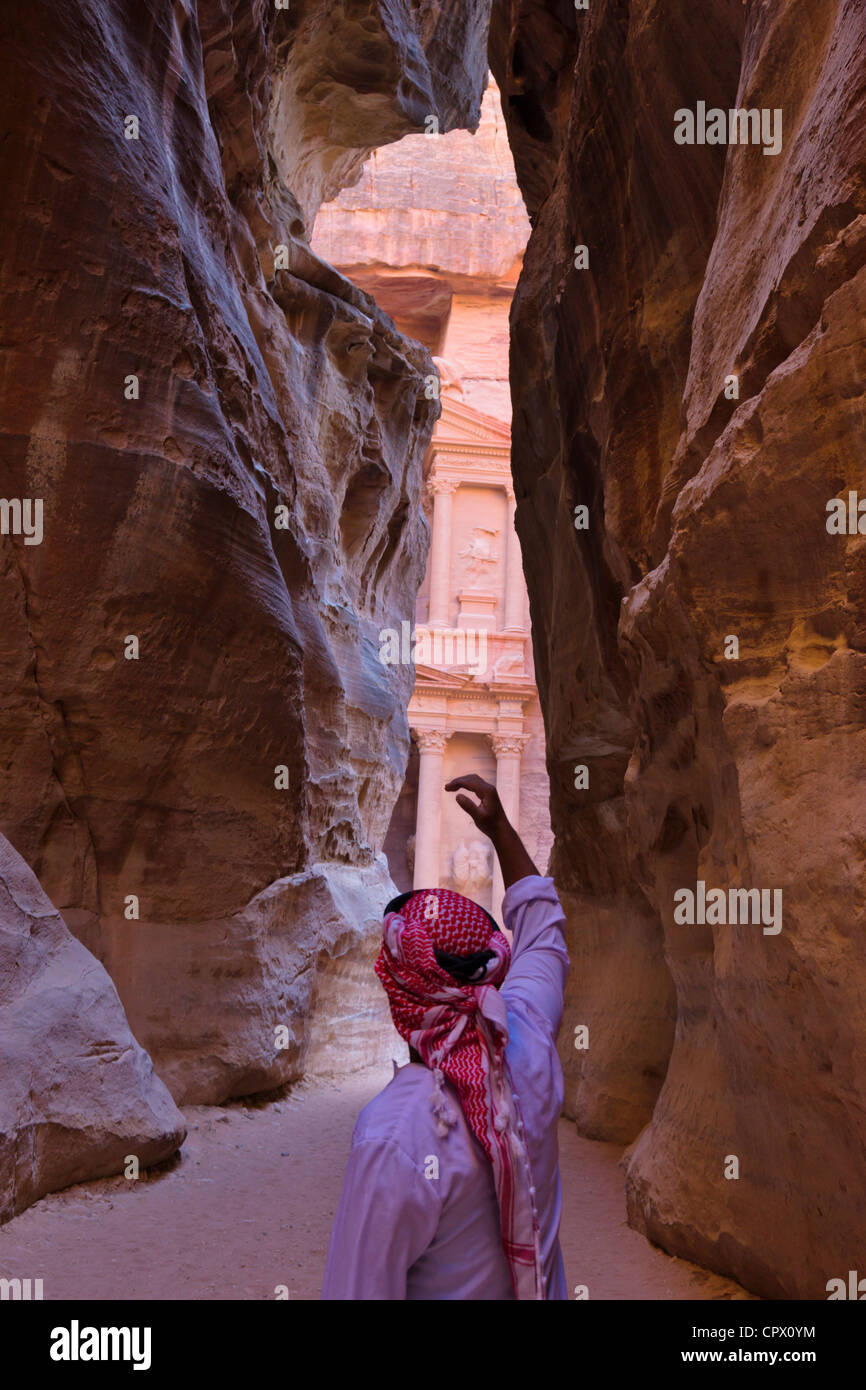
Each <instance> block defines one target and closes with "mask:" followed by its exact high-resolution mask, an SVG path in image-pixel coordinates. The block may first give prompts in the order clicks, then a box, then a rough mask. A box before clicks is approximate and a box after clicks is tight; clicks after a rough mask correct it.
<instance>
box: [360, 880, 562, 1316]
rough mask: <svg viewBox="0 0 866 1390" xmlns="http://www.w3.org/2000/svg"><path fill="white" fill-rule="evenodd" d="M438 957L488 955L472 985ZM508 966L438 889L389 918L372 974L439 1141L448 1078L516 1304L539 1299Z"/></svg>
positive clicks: (468, 912) (476, 920)
mask: <svg viewBox="0 0 866 1390" xmlns="http://www.w3.org/2000/svg"><path fill="white" fill-rule="evenodd" d="M437 949H438V950H440V951H445V952H448V954H450V955H455V956H471V955H474V954H475V953H476V952H477V951H484V950H490V951H493V953H494V954H493V957H492V959H491V960H488V962H487V965H486V969H485V973H484V976H483V978H482V980H481V981H480V983H477V984H465V985H462V984H459V983H458V982H457V981H456V980H455V979H454V978H453V976H451V975H450V974H449V973H448V971H447V970H444V969H442V967H441V966H440V965H439V964H438V962H437V960H436V956H435V954H434V952H435V950H437ZM510 961H511V950H510V948H509V945H508V940H507V938H506V937H505V936H504V935H503V933H502V932H501V931H498V930H497V929H496V928H495V927H494V926H493V924H492V922H491V920H490V918H489V917H488V916H487V914H486V913H485V912H484V911H483V910H482V909H481V908H480V907H479V906H478V904H477V903H474V902H472V900H471V899H470V898H464V897H463V895H462V894H461V893H453V892H451V891H450V889H447V888H436V889H429V890H426V889H424V890H421V891H420V892H417V893H413V895H412V897H411V898H410V899H409V900H408V901H407V902H406V903H404V904H403V906H402V908H401V909H400V911H399V912H389V913H388V915H387V917H386V918H385V923H384V932H383V940H382V949H381V951H380V952H379V957H378V959H377V961H376V965H375V970H376V974H377V975H378V977H379V979H380V980H381V982H382V984H383V986H384V988H385V992H386V994H387V995H388V1001H389V1003H390V1005H391V1016H392V1018H393V1020H394V1026H395V1028H396V1029H397V1032H398V1033H399V1034H400V1035H401V1036H402V1037H403V1038H405V1039H406V1041H407V1042H408V1043H409V1044H410V1046H411V1047H413V1048H414V1049H415V1051H416V1052H417V1053H418V1055H419V1056H420V1057H421V1058H422V1059H423V1061H424V1062H425V1064H426V1065H427V1066H428V1067H429V1068H430V1069H431V1071H432V1072H433V1075H434V1078H435V1081H436V1096H435V1100H434V1112H435V1114H436V1117H437V1128H438V1131H439V1133H440V1135H442V1136H443V1137H444V1136H447V1134H448V1129H449V1126H451V1125H454V1124H456V1122H457V1117H456V1116H455V1115H453V1114H452V1113H451V1110H450V1107H449V1105H448V1102H447V1098H446V1096H445V1094H444V1091H443V1077H447V1079H448V1080H449V1081H450V1082H451V1084H452V1086H453V1087H454V1088H455V1090H456V1092H457V1096H458V1099H459V1101H460V1106H461V1109H462V1110H463V1114H464V1115H465V1116H466V1120H467V1122H468V1124H469V1126H470V1128H471V1130H472V1132H473V1134H475V1136H476V1138H477V1139H478V1140H479V1142H480V1144H481V1146H482V1148H483V1149H484V1152H485V1153H486V1154H487V1157H488V1158H489V1159H490V1162H491V1164H492V1166H493V1180H494V1184H495V1187H496V1197H497V1201H498V1203H499V1216H500V1223H501V1228H502V1245H503V1249H504V1251H505V1256H506V1259H507V1260H508V1266H509V1269H510V1271H511V1280H512V1283H513V1285H514V1293H515V1297H516V1298H518V1299H543V1298H544V1284H543V1278H542V1270H541V1257H540V1246H539V1235H538V1223H537V1219H536V1215H535V1204H534V1201H533V1197H534V1193H535V1189H534V1187H533V1185H532V1174H531V1170H530V1166H529V1155H528V1153H527V1150H526V1144H525V1142H524V1139H523V1135H522V1125H521V1124H520V1121H519V1118H518V1116H517V1114H516V1111H515V1106H514V1102H513V1100H512V1095H511V1082H510V1079H509V1076H508V1072H507V1068H506V1065H505V1044H506V1042H507V1041H508V1021H507V1016H506V1010H505V1001H504V1000H503V999H502V997H501V995H500V994H499V991H498V989H497V985H500V984H501V983H502V981H503V980H504V979H505V976H506V973H507V971H508V966H509V964H510Z"/></svg>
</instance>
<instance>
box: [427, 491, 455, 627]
mask: <svg viewBox="0 0 866 1390" xmlns="http://www.w3.org/2000/svg"><path fill="white" fill-rule="evenodd" d="M427 486H428V487H429V489H430V491H431V493H432V494H433V537H432V540H431V543H430V610H429V614H428V618H427V623H428V626H430V627H450V625H451V498H452V497H453V496H454V493H455V492H456V491H457V484H456V483H455V482H453V481H452V479H451V478H437V477H435V476H434V477H432V478H431V479H430V481H429V483H428V484H427Z"/></svg>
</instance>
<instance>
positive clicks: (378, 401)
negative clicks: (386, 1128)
mask: <svg viewBox="0 0 866 1390" xmlns="http://www.w3.org/2000/svg"><path fill="white" fill-rule="evenodd" d="M488 8H489V6H488V5H487V4H486V3H484V0H480V3H478V4H465V3H461V4H457V3H456V0H453V3H451V2H449V3H445V4H435V5H434V4H427V3H421V4H417V5H416V4H413V5H412V6H411V7H410V6H408V5H405V6H404V5H402V4H401V5H399V6H397V7H396V8H395V7H394V6H391V5H380V4H379V3H373V2H372V0H371V2H370V3H364V2H362V0H346V3H342V4H340V5H338V6H336V7H334V6H331V5H322V4H318V3H304V0H297V3H296V0H293V3H292V5H291V7H290V8H289V9H286V10H278V9H277V8H276V7H275V6H274V5H272V4H269V3H265V0H252V3H249V0H243V3H241V0H199V3H198V4H194V3H187V4H170V3H168V0H146V3H143V4H138V5H135V6H128V5H124V4H120V3H112V0H85V3H83V4H81V5H78V6H75V7H74V9H71V8H70V7H69V6H66V5H62V4H58V3H49V2H48V0H36V3H34V4H31V5H28V6H23V5H22V6H20V7H18V12H17V13H16V14H15V15H14V16H12V15H9V16H7V17H6V18H7V24H6V25H5V26H4V28H5V30H6V32H5V33H4V40H5V42H4V48H5V52H6V64H7V68H8V74H9V77H8V84H7V89H6V100H7V103H8V121H7V124H8V127H9V129H10V130H12V131H13V132H14V138H10V140H9V141H7V146H6V158H7V170H8V172H7V179H6V183H7V200H8V201H7V205H6V214H5V218H4V226H3V233H2V237H3V243H4V244H3V254H2V264H3V272H2V295H3V301H4V324H5V329H4V345H3V346H4V375H3V384H4V397H5V400H4V414H3V433H2V438H0V449H2V454H0V460H2V492H3V495H4V497H5V498H6V500H7V501H10V500H11V501H16V500H17V501H18V502H21V503H25V502H26V503H28V504H32V506H31V507H30V510H28V509H27V508H24V509H23V510H21V511H20V513H19V519H22V518H23V519H25V520H26V518H28V517H29V518H30V520H31V521H32V520H33V518H34V517H35V516H36V511H35V507H36V503H37V502H38V503H39V504H41V522H40V526H41V532H42V534H41V535H39V536H38V537H37V535H36V528H35V525H34V526H31V527H30V534H25V527H24V525H23V524H22V525H18V526H17V527H16V524H15V514H14V508H13V511H11V512H10V513H9V517H10V524H9V526H6V525H5V524H4V532H5V531H7V530H8V531H9V532H10V534H8V535H6V534H4V537H3V550H2V566H0V605H2V613H3V619H4V620H3V623H2V625H0V650H2V665H3V672H4V675H3V682H2V699H0V756H2V761H3V768H4V777H3V782H2V789H0V827H2V829H3V831H4V832H5V833H6V834H7V835H8V837H9V839H10V841H11V842H12V844H13V845H14V846H15V848H16V849H17V851H18V852H19V853H20V854H21V855H22V856H23V858H24V859H25V860H26V861H27V863H28V864H29V865H30V867H31V869H32V870H33V872H34V873H35V874H36V875H37V877H38V878H39V880H40V881H41V883H42V885H43V887H44V889H45V891H46V892H47V894H48V895H49V896H50V898H51V899H52V900H53V902H54V903H55V904H56V905H57V907H58V909H59V910H60V911H61V912H62V914H63V917H64V919H65V921H66V923H67V924H68V926H69V927H70V928H71V930H72V931H73V932H74V933H75V934H76V935H77V936H78V938H79V939H80V941H81V942H82V943H83V945H84V946H86V947H87V948H89V950H90V951H91V952H92V953H93V955H94V956H95V957H97V958H98V960H100V961H102V962H103V963H104V965H105V966H106V968H107V969H108V971H109V973H110V975H111V978H112V979H113V981H114V983H115V985H116V987H117V990H118V992H119V995H120V998H121V1000H122V1002H123V1006H124V1008H125V1010H126V1013H127V1016H128V1018H129V1022H130V1024H131V1027H132V1030H133V1032H134V1034H135V1036H136V1038H137V1039H138V1040H139V1042H140V1043H141V1044H142V1045H143V1046H144V1047H145V1048H147V1049H148V1051H149V1052H150V1054H151V1056H152V1058H153V1060H154V1062H155V1065H156V1067H157V1070H158V1072H159V1074H160V1075H161V1076H163V1077H164V1078H165V1079H166V1081H167V1082H168V1083H169V1085H170V1087H171V1090H172V1093H173V1095H174V1097H175V1099H177V1100H179V1101H190V1102H206V1101H218V1100H221V1099H223V1098H224V1097H227V1096H230V1095H235V1094H243V1093H249V1092H253V1091H260V1090H262V1089H267V1088H270V1087H273V1086H276V1085H278V1084H280V1083H282V1082H285V1081H287V1080H291V1079H292V1078H293V1077H295V1076H297V1075H299V1074H300V1073H301V1071H302V1070H303V1068H304V1065H305V1055H306V1054H307V1053H310V1056H311V1058H312V1059H313V1061H311V1065H313V1064H314V1061H315V1057H316V1056H319V1055H320V1054H321V1044H320V1041H319V1042H317V1039H319V1040H321V1037H322V1036H323V1030H324V1033H325V1034H326V1033H327V1029H328V1028H329V1027H330V1026H332V1024H333V1021H334V1017H335V1013H334V1011H335V1010H337V1012H338V1013H339V1011H340V1010H342V1011H343V1014H345V1007H344V1004H342V1003H339V1002H337V1003H335V1002H334V989H333V988H332V985H331V983H330V982H329V981H330V976H329V971H331V970H332V969H333V970H336V971H337V972H338V973H340V974H342V975H348V976H349V977H351V976H352V971H353V970H354V969H355V968H356V967H357V965H358V962H359V961H360V960H362V959H366V958H367V957H368V956H369V954H370V952H371V950H372V943H371V938H370V923H371V920H373V919H375V917H376V915H377V914H378V913H379V912H380V911H381V907H382V905H383V904H384V902H385V901H386V899H387V897H388V896H389V892H390V891H391V884H390V880H389V879H388V875H387V869H386V865H385V861H384V858H383V857H382V856H381V854H380V850H381V845H382V841H383V837H384V834H385V831H386V829H387V825H388V821H389V817H390V814H391V810H392V806H393V803H394V800H395V798H396V796H397V793H398V791H399V788H400V785H401V781H402V777H403V773H404V770H405V764H406V758H407V755H408V747H409V743H408V728H407V722H406V705H407V702H408V697H409V693H410V690H411V678H412V672H411V669H410V668H400V667H396V668H395V667H385V666H383V665H381V664H380V662H379V660H378V649H379V641H378V634H379V631H380V629H381V628H382V627H383V626H394V625H395V624H396V623H397V622H399V620H400V619H401V618H403V617H404V616H405V615H406V613H407V612H411V611H412V608H413V605H414V597H415V593H416V591H417V588H418V585H419V583H420V580H421V578H422V575H423V567H424V561H425V556H426V548H427V540H428V531H427V525H426V522H425V521H424V518H423V514H422V511H421V508H420V506H419V493H420V487H421V461H422V457H423V455H424V451H425V449H426V447H427V444H428V441H429V438H430V433H431V430H432V427H433V424H434V422H435V418H436V415H437V413H438V406H437V405H436V403H435V401H431V400H430V399H428V394H429V393H427V392H426V391H425V377H428V376H429V375H430V374H431V373H432V372H433V371H434V368H433V365H432V363H431V359H430V357H429V355H428V354H427V352H426V350H424V349H423V348H422V347H420V346H419V345H418V344H417V343H414V342H412V341H410V340H409V339H407V338H405V337H403V336H402V335H401V334H400V333H399V332H398V331H397V330H396V329H395V327H394V325H393V323H392V322H391V320H390V319H388V318H387V317H386V315H385V314H383V313H382V312H381V311H380V310H379V309H378V308H377V307H376V305H375V304H374V303H373V301H372V300H371V299H370V298H369V296H367V295H366V294H365V293H364V292H363V291H361V290H359V289H357V288H356V287H354V286H353V285H351V284H350V283H349V282H348V281H347V280H346V279H344V278H343V277H342V276H340V275H339V274H337V273H336V272H335V271H334V270H333V269H332V268H331V267H330V266H328V265H327V264H325V263H324V262H322V261H321V260H320V259H319V258H318V257H316V256H314V255H313V254H312V252H311V251H310V248H309V244H308V240H307V230H308V228H309V225H310V224H311V222H312V219H313V217H314V214H315V210H316V207H317V205H318V202H319V200H320V199H321V198H322V196H324V195H326V194H332V193H333V191H334V190H335V189H336V188H337V187H338V186H339V185H340V183H341V182H343V181H345V180H347V179H352V178H354V177H355V176H356V174H357V172H358V171H359V170H360V167H361V164H362V162H363V159H364V157H365V156H366V155H367V154H368V153H369V150H370V149H371V148H372V147H374V146H376V145H379V144H381V143H383V142H384V141H387V140H393V139H397V138H399V137H400V136H401V135H403V134H405V133H406V132H408V131H421V130H423V129H424V126H425V121H426V120H427V118H428V116H429V115H433V116H435V117H436V119H437V120H438V121H439V124H440V128H441V129H443V130H446V129H450V128H452V127H454V126H457V125H461V124H462V125H466V126H468V127H469V128H472V127H473V126H474V125H475V124H477V121H478V117H479V110H480V101H481V94H482V90H483V86H484V82H485V80H486V55H485V41H486V24H487V12H488ZM332 962H336V964H333V965H332ZM374 983H375V982H374ZM353 997H354V999H355V1007H354V1009H353V1013H354V1015H355V1016H356V1017H357V1018H360V1020H361V1022H360V1024H357V1022H356V1024H353V1022H352V1019H351V1018H349V1017H345V1018H344V1019H343V1023H342V1024H341V1027H340V1035H341V1042H342V1045H343V1049H344V1055H345V1058H346V1061H347V1065H352V1064H358V1062H359V1061H363V1060H372V1059H373V1058H374V1057H375V1056H377V1055H380V1054H381V1052H382V1049H383V1048H384V1047H387V1045H388V1035H387V1033H386V1032H385V1031H384V1029H383V1028H382V1027H381V1026H378V1027H377V1026H376V1009H377V1008H378V1007H379V1006H378V1004H377V1003H376V1002H374V1001H375V1000H376V993H375V992H374V990H373V985H372V984H371V987H370V992H369V994H368V995H366V996H364V999H363V1000H361V998H360V995H358V994H357V991H356V994H355V995H354V996H353ZM317 1001H318V1002H317ZM317 1010H318V1013H319V1015H320V1016H319V1017H318V1021H317V1022H316V1023H315V1026H314V1025H313V1022H311V1020H313V1019H314V1017H315V1016H316V1015H317ZM341 1017H342V1014H341ZM380 1022H381V1016H380ZM353 1028H354V1032H353ZM359 1029H360V1031H358V1030H359Z"/></svg>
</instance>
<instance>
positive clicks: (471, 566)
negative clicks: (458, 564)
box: [457, 526, 499, 581]
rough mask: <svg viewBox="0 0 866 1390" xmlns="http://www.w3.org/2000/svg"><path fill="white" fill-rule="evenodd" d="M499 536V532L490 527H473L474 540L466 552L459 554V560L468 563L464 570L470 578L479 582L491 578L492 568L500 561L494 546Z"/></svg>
mask: <svg viewBox="0 0 866 1390" xmlns="http://www.w3.org/2000/svg"><path fill="white" fill-rule="evenodd" d="M498 535H499V531H498V530H495V531H494V530H491V529H490V527H488V526H473V528H472V540H471V541H470V542H469V544H468V545H467V546H466V548H465V550H458V552H457V555H458V558H459V559H461V560H465V561H466V564H465V565H464V567H463V570H464V574H465V575H466V576H467V577H468V578H472V579H474V580H476V581H478V580H481V579H486V578H487V577H488V576H489V574H490V568H491V566H492V565H495V564H496V562H497V560H498V559H499V551H498V550H496V549H495V547H494V545H493V541H494V539H495V538H496V536H498Z"/></svg>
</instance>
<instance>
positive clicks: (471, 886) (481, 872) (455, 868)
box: [451, 840, 492, 898]
mask: <svg viewBox="0 0 866 1390" xmlns="http://www.w3.org/2000/svg"><path fill="white" fill-rule="evenodd" d="M491 880H492V874H491V872H490V851H489V848H488V846H487V845H485V843H484V841H483V840H473V841H472V843H471V844H470V845H469V847H468V848H467V846H466V841H465V840H461V841H460V844H459V845H458V846H457V848H456V849H455V851H454V853H453V854H452V856H451V882H452V883H453V884H454V887H455V888H456V889H457V892H458V893H463V894H464V895H465V896H466V897H467V898H472V897H477V896H478V895H479V894H480V893H481V892H482V891H483V889H484V888H486V887H487V885H488V884H489V883H490V882H491Z"/></svg>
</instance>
